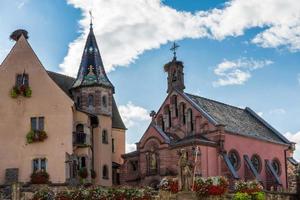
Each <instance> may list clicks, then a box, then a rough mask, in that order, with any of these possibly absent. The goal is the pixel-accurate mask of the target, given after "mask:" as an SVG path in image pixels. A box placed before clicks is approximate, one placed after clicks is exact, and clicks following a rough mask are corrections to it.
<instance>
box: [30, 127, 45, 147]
mask: <svg viewBox="0 0 300 200" xmlns="http://www.w3.org/2000/svg"><path fill="white" fill-rule="evenodd" d="M47 138H48V135H47V133H46V131H43V130H36V131H33V130H30V131H29V132H28V133H27V135H26V141H27V143H28V144H31V143H34V142H42V141H44V140H45V139H47Z"/></svg>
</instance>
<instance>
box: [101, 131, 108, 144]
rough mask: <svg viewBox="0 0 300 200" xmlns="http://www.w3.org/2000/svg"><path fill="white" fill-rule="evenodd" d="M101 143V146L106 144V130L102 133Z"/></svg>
mask: <svg viewBox="0 0 300 200" xmlns="http://www.w3.org/2000/svg"><path fill="white" fill-rule="evenodd" d="M102 143H103V144H108V134H107V130H103V131H102Z"/></svg>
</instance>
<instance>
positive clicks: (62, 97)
mask: <svg viewBox="0 0 300 200" xmlns="http://www.w3.org/2000/svg"><path fill="white" fill-rule="evenodd" d="M10 38H11V39H12V40H15V41H16V43H15V45H14V46H13V48H12V49H11V51H10V52H9V53H8V55H7V57H6V58H5V59H4V61H3V62H2V64H1V65H0V94H1V98H0V116H1V118H0V136H1V140H0V184H9V183H11V182H16V181H17V182H23V183H31V182H32V181H33V180H32V177H36V175H37V174H38V173H39V172H43V173H44V174H45V172H46V173H47V174H48V175H49V183H53V184H76V183H79V182H80V181H83V180H84V182H86V183H94V184H97V185H102V186H111V185H118V184H120V179H119V177H120V166H121V164H122V163H123V159H122V158H121V155H122V154H124V153H125V131H126V127H125V126H124V123H123V121H122V119H121V116H120V114H119V111H118V108H117V105H116V102H115V99H114V93H115V88H114V86H113V84H112V83H111V82H110V80H109V79H108V77H107V75H106V73H105V70H104V66H103V62H102V58H101V55H100V50H99V48H98V45H97V42H96V38H95V35H94V33H93V27H92V24H91V25H90V32H89V34H88V37H87V40H86V44H85V47H84V49H83V54H82V58H81V64H80V67H79V70H78V75H77V77H76V78H75V79H74V78H72V77H69V76H65V75H62V74H58V73H55V72H51V71H46V69H45V68H44V66H43V65H42V63H41V62H40V60H39V58H38V57H37V55H36V54H35V52H34V51H33V49H32V48H31V46H30V44H29V42H28V33H27V31H25V30H17V31H15V32H13V33H12V35H11V36H10ZM77 67H78V66H74V69H75V68H77ZM43 177H45V175H43V176H42V177H39V178H43ZM80 177H81V178H80ZM39 180H41V179H39Z"/></svg>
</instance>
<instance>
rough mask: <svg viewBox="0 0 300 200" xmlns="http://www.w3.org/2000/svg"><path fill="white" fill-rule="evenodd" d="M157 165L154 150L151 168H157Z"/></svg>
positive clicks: (151, 155) (151, 156) (151, 157)
mask: <svg viewBox="0 0 300 200" xmlns="http://www.w3.org/2000/svg"><path fill="white" fill-rule="evenodd" d="M156 167H157V160H156V155H155V153H154V152H152V153H151V154H150V169H152V170H155V169H156Z"/></svg>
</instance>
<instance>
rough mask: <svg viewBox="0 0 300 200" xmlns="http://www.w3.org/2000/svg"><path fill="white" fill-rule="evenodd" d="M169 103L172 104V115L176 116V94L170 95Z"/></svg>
mask: <svg viewBox="0 0 300 200" xmlns="http://www.w3.org/2000/svg"><path fill="white" fill-rule="evenodd" d="M171 104H172V111H173V116H174V117H178V105H177V96H176V95H173V96H172V97H171Z"/></svg>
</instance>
